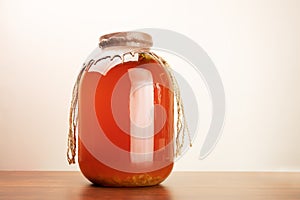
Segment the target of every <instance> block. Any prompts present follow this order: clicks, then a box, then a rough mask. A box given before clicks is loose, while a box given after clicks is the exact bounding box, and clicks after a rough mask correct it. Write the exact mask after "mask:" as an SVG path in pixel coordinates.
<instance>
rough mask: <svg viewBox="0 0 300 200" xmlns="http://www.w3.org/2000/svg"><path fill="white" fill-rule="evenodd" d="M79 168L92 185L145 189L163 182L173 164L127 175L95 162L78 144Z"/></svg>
mask: <svg viewBox="0 0 300 200" xmlns="http://www.w3.org/2000/svg"><path fill="white" fill-rule="evenodd" d="M79 147H80V148H79V150H80V151H81V154H80V155H81V156H80V157H79V167H80V170H81V172H82V174H83V175H84V176H85V177H86V178H87V179H88V180H89V181H90V182H92V183H93V184H95V185H97V186H105V187H146V186H154V185H158V184H160V183H161V182H163V181H164V180H165V179H166V178H167V177H168V176H169V175H170V173H171V171H172V169H173V163H170V164H169V165H168V166H166V167H163V168H161V169H159V170H155V171H150V172H145V173H127V172H122V171H118V170H116V169H113V168H110V167H109V166H107V165H104V164H103V163H101V162H99V161H98V160H96V159H95V158H94V157H93V156H92V155H91V154H90V153H89V152H88V151H87V150H86V149H85V147H84V146H83V145H82V144H80V142H79Z"/></svg>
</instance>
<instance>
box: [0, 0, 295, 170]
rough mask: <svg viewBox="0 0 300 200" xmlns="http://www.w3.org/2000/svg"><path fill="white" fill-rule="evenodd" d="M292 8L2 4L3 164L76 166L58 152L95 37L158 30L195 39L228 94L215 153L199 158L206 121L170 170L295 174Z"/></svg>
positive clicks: (6, 0) (3, 0) (31, 0)
mask: <svg viewBox="0 0 300 200" xmlns="http://www.w3.org/2000/svg"><path fill="white" fill-rule="evenodd" d="M299 10H300V1H297V0H295V1H292V0H288V1H286V0H282V1H271V0H270V1H266V0H264V1H260V0H255V1H250V0H249V1H238V0H236V1H233V0H228V1H171V0H170V1H132V2H131V1H80V2H79V1H60V0H51V1H50V0H49V1H38V0H28V1H21V0H14V1H10V0H0V70H1V71H0V94H1V96H0V137H1V139H0V170H74V169H78V167H77V166H71V167H70V166H68V164H67V162H66V157H65V153H66V143H67V140H66V139H67V129H68V127H67V125H68V123H67V122H68V107H69V101H70V95H71V90H72V85H73V82H74V80H75V76H76V74H77V72H78V70H79V67H80V65H81V63H82V62H83V61H84V59H85V58H86V56H87V55H88V54H89V53H90V52H91V51H92V50H93V49H94V47H96V45H97V42H98V37H99V36H100V35H102V34H105V33H109V32H115V31H124V30H132V29H136V28H146V27H157V28H167V29H171V30H174V31H177V32H180V33H183V34H185V35H187V36H188V37H190V38H192V39H193V40H194V41H196V42H197V43H199V44H200V45H201V46H202V47H203V48H204V49H205V50H206V51H207V53H208V55H209V56H210V57H211V58H212V60H213V61H214V63H215V65H216V67H217V69H218V71H219V73H220V75H221V78H222V80H223V83H224V86H225V92H226V97H227V114H226V124H225V126H224V131H223V136H222V138H221V140H220V141H219V143H218V145H217V147H216V149H215V151H214V152H213V153H212V154H211V155H210V156H209V157H208V158H207V159H205V160H203V161H199V160H198V156H199V151H200V146H199V145H201V143H202V140H201V139H203V134H205V132H206V131H207V130H206V129H207V127H208V125H207V124H208V123H209V121H208V120H207V119H205V118H204V120H203V121H204V123H203V125H201V127H202V130H201V134H200V136H199V137H198V138H197V140H196V141H195V144H194V148H192V149H191V150H190V151H188V153H187V154H186V155H185V156H184V157H183V158H182V159H180V160H179V161H178V162H177V163H176V167H175V170H205V171H207V170H222V171H224V170H230V171H231V170H243V171H244V170H247V171H248V170H249V171H253V170H255V171H256V170H263V171H269V170H286V171H294V170H297V171H299V170H300V145H299V144H300V125H299V122H300V104H299V102H300V37H299V36H300V12H299ZM206 102H207V101H206V100H205V98H204V100H203V102H201V103H202V104H203V105H202V107H203V108H205V103H206ZM205 112H206V111H205ZM202 114H203V113H202Z"/></svg>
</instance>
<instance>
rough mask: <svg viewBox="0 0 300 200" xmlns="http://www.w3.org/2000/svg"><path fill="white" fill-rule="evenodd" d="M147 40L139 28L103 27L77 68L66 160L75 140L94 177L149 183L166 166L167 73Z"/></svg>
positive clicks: (115, 183)
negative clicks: (108, 30)
mask: <svg viewBox="0 0 300 200" xmlns="http://www.w3.org/2000/svg"><path fill="white" fill-rule="evenodd" d="M151 46H152V38H151V36H150V35H148V34H146V33H143V32H118V33H112V34H108V35H104V36H102V37H100V42H99V46H98V47H97V48H96V49H95V50H94V51H93V52H92V53H91V55H90V56H89V57H88V58H87V60H86V62H85V64H84V65H83V68H82V69H81V71H80V73H79V75H78V78H77V82H76V84H75V86H74V90H73V96H72V105H71V110H70V130H69V140H68V142H69V143H68V147H69V149H68V160H69V163H70V164H71V163H75V154H76V153H77V152H76V151H77V150H76V145H78V163H79V166H80V170H81V172H82V174H83V175H84V176H85V177H86V178H87V179H88V180H89V181H91V182H92V183H94V184H96V185H101V186H112V187H138V186H152V185H157V184H159V183H161V182H162V181H163V180H165V179H166V178H167V177H168V175H169V174H170V173H171V171H172V168H173V161H174V154H175V153H174V152H175V151H176V146H175V145H174V141H175V138H174V137H175V136H174V133H175V132H176V131H175V130H174V99H176V98H174V97H175V95H174V80H173V79H174V77H173V76H172V74H171V72H170V70H169V69H168V68H169V66H168V65H167V63H166V61H164V60H163V59H162V58H161V57H159V56H158V55H156V54H155V53H154V52H152V51H151ZM77 123H78V124H77ZM77 130H78V137H77V135H76V132H77ZM77 138H78V139H77ZM175 143H176V142H175Z"/></svg>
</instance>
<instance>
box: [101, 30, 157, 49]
mask: <svg viewBox="0 0 300 200" xmlns="http://www.w3.org/2000/svg"><path fill="white" fill-rule="evenodd" d="M99 42H100V43H99V47H100V48H106V47H112V46H127V47H140V48H149V47H151V46H152V44H153V42H152V37H151V36H150V35H149V34H147V33H143V32H138V31H129V32H116V33H110V34H106V35H103V36H101V37H100V39H99Z"/></svg>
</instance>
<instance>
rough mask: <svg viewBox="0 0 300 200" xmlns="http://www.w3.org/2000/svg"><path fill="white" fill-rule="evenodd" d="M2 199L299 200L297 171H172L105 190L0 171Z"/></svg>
mask: <svg viewBox="0 0 300 200" xmlns="http://www.w3.org/2000/svg"><path fill="white" fill-rule="evenodd" d="M0 199H1V200H2V199H3V200H9V199H22V200H27V199H39V200H43V199H57V200H59V199H63V200H64V199H72V200H77V199H79V200H91V199H115V200H119V199H126V200H133V199H134V200H138V199H140V200H152V199H153V200H162V199H163V200H177V199H183V200H185V199H187V200H190V199H191V200H193V199H195V200H198V199H203V200H210V199H222V200H226V199H242V200H248V199H251V200H253V199H270V200H276V199H284V200H289V199H291V200H297V199H300V173H291V172H272V173H270V172H266V173H264V172H259V173H257V172H255V173H253V172H174V173H172V174H171V175H170V177H169V178H168V179H167V180H166V181H164V182H163V183H162V184H161V185H158V186H155V187H144V188H104V187H96V186H94V185H92V184H90V183H89V182H88V181H87V180H86V179H85V178H84V177H83V176H82V175H81V173H80V172H45V171H43V172H42V171H30V172H28V171H26V172H18V171H0Z"/></svg>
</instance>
